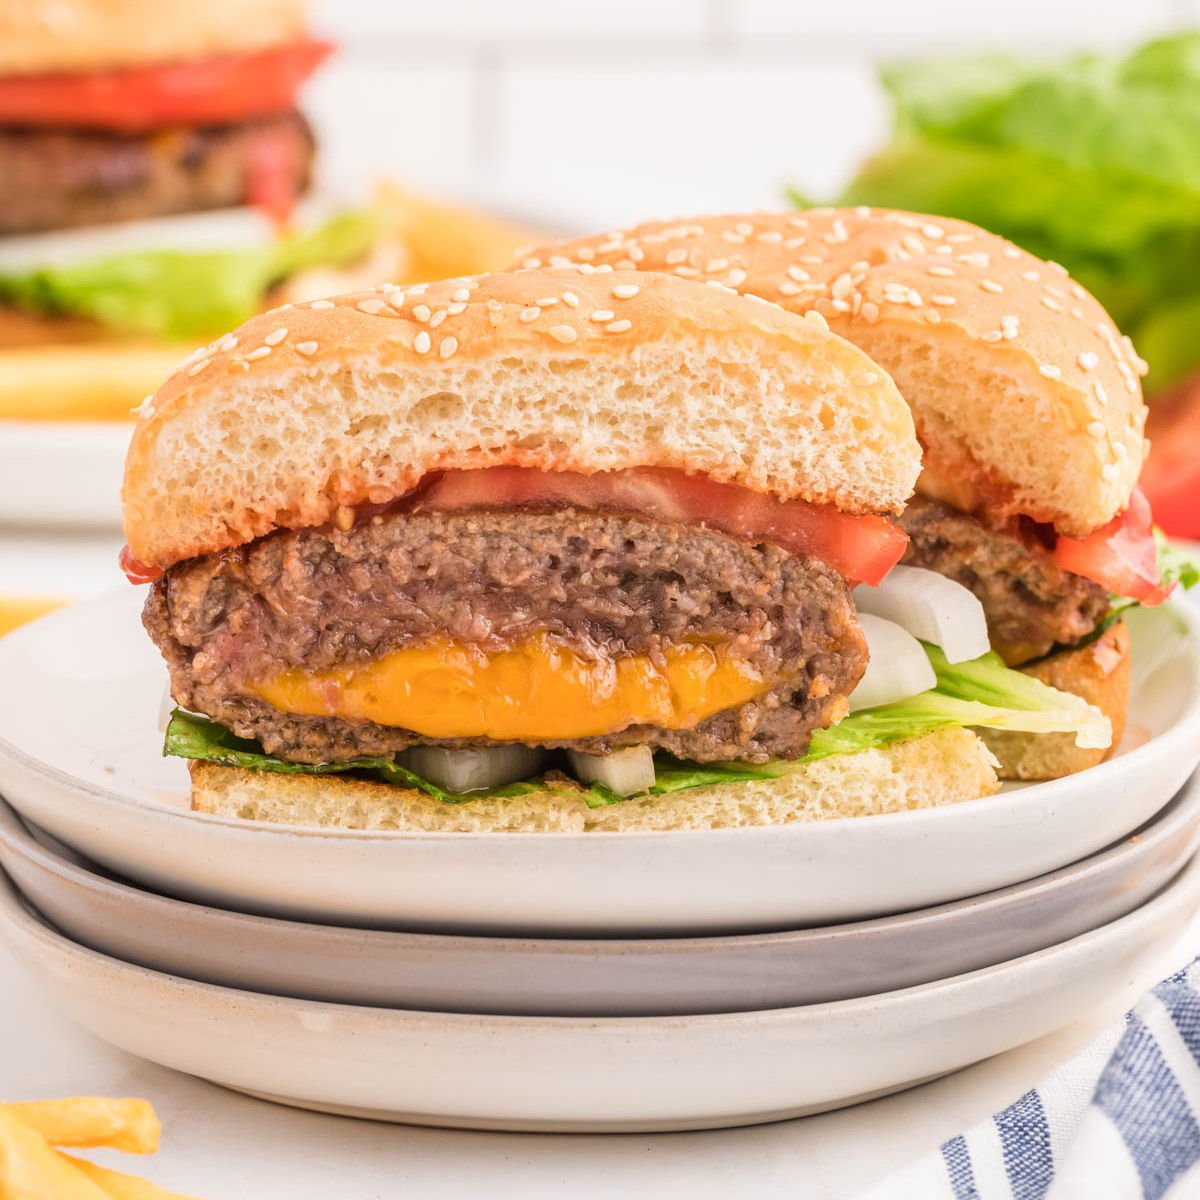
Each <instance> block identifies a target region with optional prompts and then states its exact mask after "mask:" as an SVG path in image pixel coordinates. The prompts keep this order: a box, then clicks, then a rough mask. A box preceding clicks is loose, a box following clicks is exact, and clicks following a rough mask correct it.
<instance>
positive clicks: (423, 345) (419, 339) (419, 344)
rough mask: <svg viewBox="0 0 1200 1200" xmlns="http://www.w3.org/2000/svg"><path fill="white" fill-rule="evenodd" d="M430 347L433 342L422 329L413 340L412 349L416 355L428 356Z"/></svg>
mask: <svg viewBox="0 0 1200 1200" xmlns="http://www.w3.org/2000/svg"><path fill="white" fill-rule="evenodd" d="M432 345H433V340H432V338H430V336H429V334H428V333H427V332H426V331H425V330H424V329H422V330H421V332H420V333H418V334H417V336H416V337H415V338H413V349H414V350H415V351H416V352H417V353H418V354H428V353H429V350H430V347H432Z"/></svg>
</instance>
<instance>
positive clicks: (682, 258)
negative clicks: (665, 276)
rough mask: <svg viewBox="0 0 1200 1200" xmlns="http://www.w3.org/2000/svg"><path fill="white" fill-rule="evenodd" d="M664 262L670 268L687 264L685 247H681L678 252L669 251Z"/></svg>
mask: <svg viewBox="0 0 1200 1200" xmlns="http://www.w3.org/2000/svg"><path fill="white" fill-rule="evenodd" d="M663 262H665V263H666V264H667V266H668V267H673V266H674V265H675V264H676V263H681V262H687V251H686V250H684V249H683V247H679V248H678V249H676V250H669V251H668V252H667V256H666V258H664V259H663Z"/></svg>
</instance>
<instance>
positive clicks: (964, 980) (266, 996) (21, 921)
mask: <svg viewBox="0 0 1200 1200" xmlns="http://www.w3.org/2000/svg"><path fill="white" fill-rule="evenodd" d="M1187 903H1190V904H1191V908H1192V911H1193V912H1195V910H1196V908H1197V906H1198V905H1200V855H1196V856H1195V857H1193V858H1192V860H1191V861H1190V862H1189V863H1188V864H1187V865H1186V866H1184V868H1183V869H1182V870H1181V871H1180V872H1179V874H1178V875H1176V877H1175V878H1174V879H1173V880H1171V881H1170V882H1169V883H1168V884H1166V885H1165V886H1164V887H1163V888H1161V889H1160V890H1159V891H1158V892H1157V893H1156V894H1155V895H1154V896H1153V897H1152V898H1151V899H1150V900H1148V901H1146V903H1144V904H1142V905H1140V906H1139V907H1138V908H1135V909H1134V910H1133V912H1131V913H1127V914H1126V915H1125V916H1123V917H1119V918H1117V920H1115V921H1110V922H1108V923H1107V924H1105V925H1101V926H1099V927H1098V928H1097V929H1093V930H1090V931H1088V932H1087V933H1082V934H1079V935H1078V936H1077V937H1074V938H1069V939H1068V940H1067V941H1065V942H1059V943H1057V944H1056V945H1053V946H1047V947H1046V948H1044V949H1042V950H1035V951H1034V952H1033V953H1031V954H1024V955H1021V956H1019V957H1018V958H1013V959H1008V960H1007V961H1005V962H1000V963H994V964H992V965H991V966H987V967H980V968H979V969H977V970H975V971H968V972H966V973H964V974H961V975H953V976H950V977H948V978H945V979H937V980H933V981H931V982H929V983H923V984H916V985H914V986H913V987H907V988H899V989H897V990H895V991H891V992H877V993H875V994H874V995H870V996H859V997H852V998H850V999H847V1000H826V1001H822V1002H821V1003H819V1004H803V1005H796V1006H794V1007H791V1008H767V1009H752V1010H745V1011H741V1012H727V1013H694V1014H682V1015H671V1016H626V1017H619V1016H618V1017H580V1016H544V1015H543V1016H531V1015H509V1014H499V1013H455V1012H443V1011H430V1010H424V1009H403V1008H388V1007H369V1006H366V1005H357V1004H345V1003H339V1002H336V1001H329V1000H303V999H295V998H291V997H287V996H279V995H275V994H274V993H270V992H253V991H248V990H246V989H244V988H235V987H229V986H227V985H224V984H215V983H207V982H203V981H199V980H194V979H187V978H185V977H183V976H180V975H174V974H171V973H170V972H168V971H157V970H155V969H153V968H151V967H144V966H141V965H139V964H137V963H130V962H127V961H125V960H124V959H120V958H115V957H113V956H112V955H109V954H104V953H102V952H101V951H98V950H93V949H91V948H90V947H88V946H84V945H81V944H80V943H78V942H76V941H74V940H72V939H71V938H69V937H67V936H66V935H65V934H63V933H60V932H59V931H58V930H56V929H55V928H53V927H52V926H51V925H49V924H48V923H47V922H46V921H45V919H44V918H42V917H41V916H40V915H39V914H37V913H36V912H35V911H33V910H31V908H30V906H29V905H28V903H27V902H26V901H24V900H23V899H22V898H21V896H20V893H19V892H18V890H17V889H16V887H15V885H14V884H13V883H12V881H11V880H10V879H9V878H8V876H7V875H5V874H4V873H3V872H2V871H0V938H3V939H6V940H9V941H11V939H12V938H13V937H14V931H15V936H23V937H25V938H28V939H31V940H34V941H37V942H40V943H41V944H42V946H43V948H44V952H48V953H52V954H54V955H55V956H56V957H59V958H61V957H62V956H63V955H68V956H70V957H72V958H76V959H83V960H85V961H87V962H90V963H91V964H92V965H96V966H99V967H100V968H103V969H107V970H110V971H111V970H113V969H114V968H115V969H116V970H118V971H119V972H122V973H129V972H132V973H133V974H134V975H137V976H142V977H148V978H149V981H150V982H151V983H153V984H156V985H160V986H161V985H167V986H172V987H179V988H182V989H183V990H184V991H187V992H191V991H195V990H196V989H199V990H200V991H201V992H202V993H204V994H205V995H207V996H209V997H212V996H213V995H214V994H217V995H223V996H224V997H225V998H226V1000H227V1001H228V1000H232V1001H234V1002H236V1001H237V1000H239V999H243V998H244V1000H243V1002H246V1001H248V1002H251V1003H253V1004H254V1005H255V1006H256V1007H259V1008H270V1009H272V1010H275V1011H277V1012H278V1011H283V1010H287V1011H288V1014H289V1015H290V1016H291V1017H292V1018H295V1016H296V1015H297V1010H298V1009H299V1008H303V1009H304V1010H305V1012H307V1013H312V1015H313V1016H316V1017H321V1016H324V1017H326V1018H328V1019H330V1020H332V1019H334V1018H336V1017H337V1016H338V1015H339V1014H343V1015H345V1014H351V1015H352V1016H353V1017H354V1018H356V1019H358V1020H364V1019H373V1020H375V1021H378V1022H384V1021H386V1020H387V1019H388V1018H399V1019H401V1020H404V1021H405V1022H407V1023H416V1024H426V1025H428V1024H435V1025H444V1024H446V1023H450V1024H454V1025H460V1026H469V1025H476V1026H485V1027H488V1028H496V1029H497V1030H498V1031H499V1030H513V1029H520V1028H530V1029H532V1028H545V1027H546V1026H547V1025H550V1026H554V1027H557V1028H558V1029H563V1030H565V1029H567V1028H568V1027H570V1026H574V1027H575V1028H576V1029H578V1030H582V1029H583V1028H584V1027H585V1026H586V1027H587V1028H588V1029H589V1030H594V1031H597V1032H619V1031H624V1032H634V1031H636V1032H653V1031H655V1030H668V1029H675V1028H679V1027H681V1026H683V1025H701V1026H706V1027H711V1028H715V1029H717V1030H720V1029H721V1028H722V1027H724V1028H736V1027H739V1026H741V1027H744V1026H754V1025H770V1024H780V1023H782V1024H784V1025H786V1024H788V1023H789V1022H793V1021H796V1020H798V1019H802V1018H804V1017H807V1018H808V1019H810V1020H814V1021H819V1020H821V1019H824V1018H826V1017H830V1016H837V1017H851V1018H853V1017H865V1016H868V1015H870V1014H872V1013H875V1014H879V1013H880V1010H884V1011H885V1012H886V1011H887V1010H894V1009H895V1008H897V1007H900V1006H903V1005H905V1004H909V1003H912V1002H913V1001H914V1000H916V999H920V1000H922V1001H926V1000H930V999H933V998H943V999H944V998H948V997H954V996H955V995H956V994H960V993H962V992H963V991H964V990H970V989H972V988H973V987H975V985H977V984H979V983H982V982H985V981H986V980H987V979H988V978H989V977H991V978H995V977H996V976H999V975H1015V976H1019V975H1023V974H1027V973H1028V972H1030V971H1032V970H1036V968H1037V967H1038V965H1039V964H1040V963H1041V962H1042V961H1043V960H1045V959H1046V958H1050V957H1053V958H1058V957H1060V956H1065V957H1068V958H1072V959H1074V958H1077V957H1080V956H1084V957H1087V956H1089V955H1090V954H1091V953H1093V952H1094V947H1095V945H1096V944H1097V943H1100V942H1102V941H1105V940H1108V939H1110V938H1112V937H1113V936H1115V931H1116V930H1117V927H1118V926H1129V925H1132V926H1134V927H1139V926H1140V925H1142V924H1143V923H1145V922H1150V921H1152V920H1153V919H1154V918H1155V917H1156V916H1157V915H1158V914H1159V913H1160V912H1163V911H1169V910H1171V909H1173V908H1174V907H1175V906H1176V905H1177V904H1187ZM39 966H40V964H39ZM831 1010H837V1011H836V1012H831Z"/></svg>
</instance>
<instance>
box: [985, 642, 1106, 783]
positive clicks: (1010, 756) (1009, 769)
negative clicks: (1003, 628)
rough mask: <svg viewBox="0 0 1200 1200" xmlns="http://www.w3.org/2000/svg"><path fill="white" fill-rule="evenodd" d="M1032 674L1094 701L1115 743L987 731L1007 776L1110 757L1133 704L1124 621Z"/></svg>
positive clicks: (1068, 770) (1030, 775)
mask: <svg viewBox="0 0 1200 1200" xmlns="http://www.w3.org/2000/svg"><path fill="white" fill-rule="evenodd" d="M1021 669H1022V670H1023V671H1024V673H1025V674H1026V675H1032V676H1033V678H1034V679H1040V680H1041V681H1042V682H1043V683H1048V684H1049V685H1050V686H1051V687H1055V688H1058V689H1059V691H1062V692H1074V694H1075V695H1076V696H1082V697H1083V698H1084V699H1085V700H1086V701H1087V702H1088V703H1089V704H1094V705H1095V706H1096V707H1097V708H1098V709H1100V711H1101V712H1102V713H1104V715H1105V716H1106V717H1107V718H1108V719H1109V720H1110V721H1111V722H1112V728H1113V740H1112V746H1110V747H1109V748H1108V749H1107V750H1081V749H1080V748H1079V747H1078V746H1076V745H1075V739H1074V737H1073V736H1072V735H1071V734H1069V733H1041V734H1033V733H1009V732H1007V731H998V730H981V731H980V736H981V737H982V738H983V739H984V741H985V742H987V744H988V746H989V748H990V749H991V751H992V753H993V754H995V756H996V757H997V758H998V759H999V760H1000V778H1001V779H1059V778H1060V777H1061V776H1063V775H1074V774H1075V773H1076V772H1078V771H1082V770H1085V769H1086V768H1087V767H1094V766H1095V765H1096V764H1097V763H1101V762H1103V761H1104V760H1105V759H1106V758H1109V757H1110V756H1111V755H1112V753H1113V750H1114V749H1115V748H1116V745H1117V743H1118V742H1119V741H1120V740H1121V735H1122V734H1123V733H1124V732H1125V715H1126V713H1127V712H1128V709H1129V630H1128V629H1127V628H1126V626H1125V623H1124V622H1123V621H1119V622H1117V624H1116V625H1114V626H1113V627H1112V628H1111V629H1108V630H1106V631H1105V632H1104V633H1103V634H1102V635H1101V636H1100V637H1098V638H1097V639H1096V640H1095V641H1094V642H1092V643H1091V644H1090V645H1087V646H1083V647H1081V648H1080V649H1078V650H1063V651H1061V652H1060V653H1058V654H1054V655H1051V657H1050V658H1046V659H1043V660H1042V661H1041V662H1039V663H1035V664H1034V665H1033V666H1031V667H1023V668H1021Z"/></svg>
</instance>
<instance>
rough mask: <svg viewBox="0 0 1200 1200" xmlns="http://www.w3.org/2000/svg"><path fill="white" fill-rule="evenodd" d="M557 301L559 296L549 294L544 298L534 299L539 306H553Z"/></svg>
mask: <svg viewBox="0 0 1200 1200" xmlns="http://www.w3.org/2000/svg"><path fill="white" fill-rule="evenodd" d="M557 303H558V297H557V296H547V297H546V298H545V299H544V300H535V301H534V304H536V305H537V306H538V308H553V307H554V306H555V305H556V304H557Z"/></svg>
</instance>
